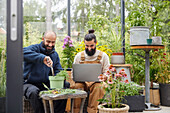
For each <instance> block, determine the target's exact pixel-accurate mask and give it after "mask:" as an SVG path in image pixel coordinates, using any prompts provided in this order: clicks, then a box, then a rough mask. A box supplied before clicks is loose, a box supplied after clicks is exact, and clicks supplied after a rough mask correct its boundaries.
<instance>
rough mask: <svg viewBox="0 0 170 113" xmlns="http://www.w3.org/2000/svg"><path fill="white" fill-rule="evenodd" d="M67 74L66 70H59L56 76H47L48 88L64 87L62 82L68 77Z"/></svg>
mask: <svg viewBox="0 0 170 113" xmlns="http://www.w3.org/2000/svg"><path fill="white" fill-rule="evenodd" d="M68 76H69V75H68V73H67V71H66V70H60V72H59V73H57V74H56V76H49V80H50V88H52V89H54V88H63V87H64V80H65V79H66V78H67V77H68Z"/></svg>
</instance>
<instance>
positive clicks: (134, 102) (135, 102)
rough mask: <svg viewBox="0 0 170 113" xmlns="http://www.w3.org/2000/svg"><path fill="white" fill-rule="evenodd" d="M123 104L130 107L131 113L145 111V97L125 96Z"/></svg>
mask: <svg viewBox="0 0 170 113" xmlns="http://www.w3.org/2000/svg"><path fill="white" fill-rule="evenodd" d="M123 103H124V104H127V105H128V106H129V107H130V109H129V112H142V111H143V110H144V109H145V96H144V95H134V96H125V97H124V100H123Z"/></svg>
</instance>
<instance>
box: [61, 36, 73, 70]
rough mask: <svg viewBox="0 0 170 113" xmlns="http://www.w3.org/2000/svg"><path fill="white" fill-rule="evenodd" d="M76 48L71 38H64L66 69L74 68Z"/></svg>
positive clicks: (64, 62) (63, 52)
mask: <svg viewBox="0 0 170 113" xmlns="http://www.w3.org/2000/svg"><path fill="white" fill-rule="evenodd" d="M75 51H76V50H75V47H74V46H73V41H72V40H71V37H70V36H66V37H65V38H64V44H63V51H62V54H63V57H62V58H63V65H64V66H65V68H72V64H73V61H74V56H75Z"/></svg>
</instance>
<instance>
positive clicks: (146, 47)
mask: <svg viewBox="0 0 170 113" xmlns="http://www.w3.org/2000/svg"><path fill="white" fill-rule="evenodd" d="M131 49H142V50H144V51H145V91H146V93H145V101H146V103H145V104H146V105H147V108H146V109H145V110H159V109H160V108H158V109H157V108H151V103H150V86H149V81H150V75H149V68H150V62H149V52H150V50H152V49H164V45H134V46H131Z"/></svg>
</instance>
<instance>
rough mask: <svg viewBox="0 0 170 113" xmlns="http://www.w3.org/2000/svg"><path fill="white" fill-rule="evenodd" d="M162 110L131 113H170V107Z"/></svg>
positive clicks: (163, 107) (162, 107)
mask: <svg viewBox="0 0 170 113" xmlns="http://www.w3.org/2000/svg"><path fill="white" fill-rule="evenodd" d="M160 108H161V110H158V111H143V112H130V113H170V107H167V106H160Z"/></svg>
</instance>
